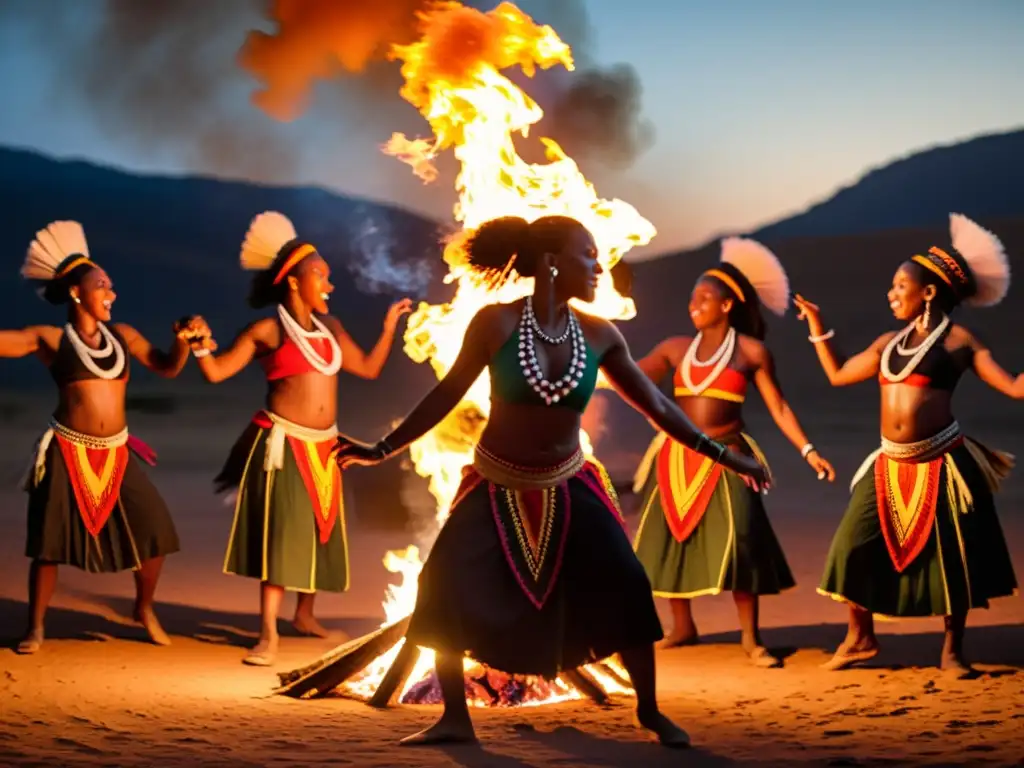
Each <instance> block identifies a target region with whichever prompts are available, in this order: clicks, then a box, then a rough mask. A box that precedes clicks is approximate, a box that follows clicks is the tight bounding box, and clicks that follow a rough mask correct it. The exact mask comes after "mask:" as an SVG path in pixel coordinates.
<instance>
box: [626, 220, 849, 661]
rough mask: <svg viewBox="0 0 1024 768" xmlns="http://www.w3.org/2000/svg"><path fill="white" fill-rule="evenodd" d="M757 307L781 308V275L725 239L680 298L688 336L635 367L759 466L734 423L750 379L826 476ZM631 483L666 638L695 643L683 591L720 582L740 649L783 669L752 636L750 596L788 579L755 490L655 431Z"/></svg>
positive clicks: (691, 593)
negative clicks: (778, 373) (667, 611)
mask: <svg viewBox="0 0 1024 768" xmlns="http://www.w3.org/2000/svg"><path fill="white" fill-rule="evenodd" d="M762 304H763V305H764V306H766V307H768V308H769V309H770V310H772V311H773V312H775V313H776V314H778V315H782V314H785V312H786V309H787V307H788V305H789V281H788V279H787V277H786V273H785V271H784V270H783V268H782V265H781V264H780V263H779V261H778V259H776V258H775V255H774V254H773V253H772V252H771V251H769V250H768V249H767V248H765V247H764V246H763V245H761V244H760V243H758V242H756V241H753V240H749V239H742V238H735V237H732V238H727V239H725V240H724V241H723V242H722V257H721V263H720V264H719V265H718V266H716V267H715V268H714V269H710V270H708V271H707V272H705V273H704V274H703V275H701V277H700V279H699V280H698V281H697V284H696V285H695V286H694V289H693V293H692V295H691V297H690V319H691V320H692V321H693V324H694V327H695V328H696V330H697V334H696V336H693V337H691V336H676V337H673V338H670V339H667V340H665V341H663V342H662V343H661V344H659V345H658V346H657V347H655V349H654V351H652V352H651V353H650V354H649V355H648V356H647V357H646V358H644V359H643V360H641V361H640V367H641V369H642V370H643V371H644V372H645V373H646V374H647V375H648V376H649V377H650V378H651V379H653V380H654V381H655V382H660V381H662V380H663V379H664V378H665V377H666V376H668V375H669V374H672V375H673V381H674V385H675V386H674V389H675V397H676V400H677V401H678V403H679V405H680V407H681V408H682V409H683V410H684V411H685V412H686V414H687V415H688V416H689V417H690V418H691V419H692V420H693V422H694V424H696V425H697V427H699V428H700V429H702V430H703V431H705V432H707V433H708V434H710V435H711V436H712V437H714V438H715V439H716V440H720V441H722V442H724V443H726V444H727V445H728V446H729V447H730V449H731V450H734V451H738V452H741V453H745V454H747V455H751V456H755V457H757V458H758V459H759V460H760V461H761V462H762V463H764V456H763V455H762V453H761V451H760V449H759V448H758V446H757V444H756V443H755V442H754V440H753V438H751V437H750V436H749V435H747V434H746V433H745V432H744V431H743V402H744V400H745V399H746V391H747V385H748V383H749V382H751V381H753V382H754V384H755V385H756V386H757V388H758V390H759V391H760V393H761V397H762V398H764V402H765V404H766V405H767V406H768V411H769V412H770V413H771V415H772V418H773V419H774V420H775V423H776V424H778V426H779V429H781V430H782V432H783V434H785V435H786V437H787V438H789V440H790V442H792V443H793V445H794V446H796V447H797V448H798V449H799V450H800V455H801V456H803V457H804V459H806V460H807V463H808V464H810V466H811V468H812V469H813V470H814V471H815V472H817V474H818V478H819V479H824V478H828V480H829V481H830V482H831V481H832V480H833V479H834V478H835V471H834V470H833V469H832V465H831V464H829V463H828V462H827V461H826V460H825V459H823V458H822V457H821V455H820V454H819V453H818V451H817V450H816V449H815V448H814V446H813V445H812V444H811V443H809V442H808V441H807V437H806V435H804V432H803V430H802V429H801V428H800V424H799V422H798V421H797V418H796V415H795V414H794V413H793V411H792V409H791V408H790V407H789V404H788V403H787V402H786V400H785V398H784V397H783V395H782V391H781V389H780V388H779V383H778V381H777V380H776V377H775V369H774V363H773V361H772V355H771V352H769V350H768V347H767V346H766V345H765V343H764V336H765V325H764V319H763V318H762V316H761V305H762ZM766 466H767V464H766ZM634 490H635V491H636V492H637V493H640V494H641V495H642V498H643V502H642V507H641V508H642V510H643V511H642V515H641V519H640V526H639V529H638V530H637V533H636V538H635V540H634V544H633V546H634V547H635V549H636V553H637V556H638V557H639V558H640V562H642V563H643V564H644V568H645V569H646V570H647V575H648V576H649V577H650V579H651V585H652V587H653V589H654V594H655V595H656V596H657V597H667V598H669V600H670V602H671V605H672V614H673V621H674V626H673V628H672V631H671V632H670V633H669V634H668V636H667V637H666V639H665V641H664V645H665V646H667V647H673V646H682V645H690V644H693V643H696V642H698V637H699V636H698V632H697V626H696V624H695V622H694V619H693V613H692V606H691V600H692V599H693V598H695V597H700V596H702V595H717V594H719V593H721V592H726V591H728V592H732V594H733V599H734V600H735V602H736V609H737V611H738V613H739V620H740V628H741V643H742V646H743V650H744V651H746V653H747V654H748V656H749V657H750V659H751V661H753V663H754V664H756V665H757V666H761V667H778V666H782V662H781V660H779V659H778V658H776V657H775V656H774V655H772V654H771V653H770V652H769V651H768V650H767V649H766V648H765V647H764V644H763V643H762V642H761V637H760V633H759V630H758V609H759V598H760V596H761V595H777V594H779V593H780V592H782V591H783V590H785V589H789V588H791V587H793V586H794V585H795V582H794V580H793V576H792V574H791V573H790V570H789V565H788V564H787V563H786V558H785V555H783V552H782V547H781V546H780V545H779V542H778V539H777V538H776V537H775V532H774V531H773V530H772V526H771V523H770V522H769V521H768V516H767V515H766V514H765V510H764V505H763V503H762V500H761V494H760V493H758V492H757V491H756V490H753V489H752V488H750V487H749V486H747V485H746V484H744V482H743V480H742V479H741V478H740V477H739V476H738V475H737V474H736V473H735V472H730V471H727V470H726V469H725V468H724V467H722V466H721V465H718V464H714V463H713V462H710V461H708V460H706V459H705V458H704V457H703V456H700V455H699V454H697V453H695V452H694V451H692V450H690V449H689V448H687V447H686V446H684V445H681V444H679V443H677V442H676V441H674V440H672V439H671V438H669V437H668V436H667V435H665V434H664V433H660V434H659V435H658V436H657V437H656V438H655V439H654V441H653V442H652V443H651V446H650V448H649V449H648V451H647V455H646V456H645V457H644V459H643V461H642V462H641V465H640V468H639V470H638V471H637V475H636V480H635V483H634Z"/></svg>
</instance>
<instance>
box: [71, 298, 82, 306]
mask: <svg viewBox="0 0 1024 768" xmlns="http://www.w3.org/2000/svg"><path fill="white" fill-rule="evenodd" d="M71 300H72V301H73V302H75V304H81V303H82V300H81V299H80V298H78V297H77V296H72V297H71Z"/></svg>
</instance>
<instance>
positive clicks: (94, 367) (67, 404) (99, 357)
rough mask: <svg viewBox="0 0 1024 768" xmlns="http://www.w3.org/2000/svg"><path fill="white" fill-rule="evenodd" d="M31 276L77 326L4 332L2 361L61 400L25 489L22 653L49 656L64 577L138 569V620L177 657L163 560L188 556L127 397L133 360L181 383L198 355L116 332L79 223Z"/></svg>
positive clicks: (106, 286)
mask: <svg viewBox="0 0 1024 768" xmlns="http://www.w3.org/2000/svg"><path fill="white" fill-rule="evenodd" d="M21 274H22V276H23V277H25V278H26V279H28V280H30V281H32V282H34V283H36V284H37V285H38V286H39V288H40V294H41V295H42V297H43V298H44V299H45V300H46V301H48V302H49V303H51V304H55V305H60V304H67V305H68V312H67V317H68V320H67V323H66V324H65V325H64V326H63V327H57V326H51V325H35V326H30V327H28V328H24V329H22V330H20V331H0V357H26V356H28V355H31V354H34V355H36V356H37V357H39V359H40V360H42V362H43V364H44V365H45V366H46V367H47V368H49V370H50V375H51V376H52V377H53V380H54V383H55V384H56V385H57V391H58V393H59V399H58V402H57V408H56V410H55V411H54V413H53V418H52V419H51V421H50V425H49V428H48V429H47V430H46V432H45V433H44V434H43V436H42V437H41V438H40V440H39V442H38V444H37V446H36V452H35V456H34V461H33V466H32V467H31V469H30V471H29V475H28V477H27V478H26V483H25V489H26V490H27V491H28V494H29V500H28V539H27V543H26V545H25V554H26V556H28V557H30V558H31V559H32V565H31V567H30V568H29V587H28V593H29V609H28V612H29V616H28V631H27V633H26V635H25V637H24V639H23V640H22V641H21V643H20V644H19V645H18V647H17V651H18V652H19V653H35V652H36V651H38V650H39V648H40V647H41V646H42V644H43V636H44V632H43V624H44V619H45V616H46V609H47V606H48V605H49V604H50V598H51V597H52V596H53V590H54V588H55V586H56V584H57V567H58V566H60V565H71V566H74V567H76V568H79V569H81V570H83V571H87V572H90V573H113V572H116V571H123V570H127V569H129V568H130V569H132V570H133V571H134V573H135V589H136V596H135V609H134V618H135V620H136V621H138V622H139V623H140V624H141V625H142V626H143V627H144V628H145V630H146V632H147V633H148V634H149V637H150V639H151V640H152V641H153V642H154V643H156V644H157V645H168V644H170V638H169V637H168V636H167V634H166V633H165V632H164V630H163V628H162V627H161V626H160V622H159V621H157V617H156V613H155V612H154V610H153V595H154V593H155V591H156V585H157V581H158V580H159V578H160V569H161V568H162V566H163V561H164V557H165V556H167V555H170V554H173V553H175V552H177V551H178V549H179V544H178V534H177V531H176V530H175V527H174V522H173V521H172V520H171V514H170V512H169V511H168V509H167V505H166V504H165V503H164V500H163V499H162V498H161V497H160V494H159V493H158V492H157V490H156V488H155V487H154V486H153V484H152V483H151V482H150V480H149V478H148V477H146V474H145V472H144V471H143V470H142V467H141V466H140V465H139V461H138V459H137V458H136V454H137V455H138V456H139V457H141V458H142V459H143V460H145V461H147V462H148V463H150V464H153V463H154V461H153V459H154V458H155V454H153V453H152V451H151V450H150V449H149V448H148V447H146V445H145V444H144V443H142V442H141V441H139V440H137V439H135V438H133V437H129V435H128V428H127V426H126V418H125V393H126V390H127V386H128V378H129V374H130V365H129V358H130V357H134V358H135V359H136V360H138V361H139V362H140V363H141V364H142V365H144V366H145V367H146V368H148V369H149V370H151V371H154V372H155V373H158V374H160V375H161V376H164V377H167V378H174V377H175V376H177V375H178V374H179V373H180V372H181V369H182V368H183V367H184V366H185V363H186V362H187V360H188V345H187V344H186V343H185V342H184V341H182V340H180V339H178V338H176V339H175V340H174V342H173V343H172V345H171V350H170V352H167V353H164V352H161V351H160V350H158V349H156V348H155V347H154V346H153V345H152V344H150V343H149V341H147V340H146V338H145V337H144V336H143V335H142V334H141V333H139V332H138V331H137V330H135V329H134V328H132V327H131V326H129V325H125V324H124V323H116V324H114V325H112V326H110V327H108V326H107V323H109V322H110V317H111V307H112V306H113V304H114V301H115V299H116V298H117V294H116V293H114V285H113V282H112V281H111V279H110V277H109V276H108V275H107V273H106V272H105V271H103V269H102V268H101V267H100V266H99V265H98V264H96V262H95V261H93V260H92V259H91V257H90V256H89V247H88V244H87V243H86V239H85V232H84V231H83V230H82V226H81V225H80V224H79V223H78V222H74V221H55V222H52V223H51V224H49V225H48V226H47V227H46V228H45V229H43V230H40V231H39V232H37V233H36V239H35V240H33V241H32V244H31V245H30V246H29V250H28V256H27V257H26V259H25V263H24V266H23V267H22V269H21ZM177 331H178V328H177V327H176V328H175V332H176V333H177Z"/></svg>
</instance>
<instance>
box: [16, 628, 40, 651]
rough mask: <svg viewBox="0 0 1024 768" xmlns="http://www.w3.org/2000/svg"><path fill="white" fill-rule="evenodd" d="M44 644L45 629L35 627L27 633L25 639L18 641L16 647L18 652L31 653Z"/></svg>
mask: <svg viewBox="0 0 1024 768" xmlns="http://www.w3.org/2000/svg"><path fill="white" fill-rule="evenodd" d="M42 646H43V630H42V629H33V630H31V631H30V632H29V633H28V634H27V635H25V639H24V640H22V641H21V642H20V643H18V647H17V648H16V649H15V650H16V651H17V652H18V653H20V654H23V655H26V656H27V655H29V654H32V653H35V652H36V651H38V650H39V649H40V648H42Z"/></svg>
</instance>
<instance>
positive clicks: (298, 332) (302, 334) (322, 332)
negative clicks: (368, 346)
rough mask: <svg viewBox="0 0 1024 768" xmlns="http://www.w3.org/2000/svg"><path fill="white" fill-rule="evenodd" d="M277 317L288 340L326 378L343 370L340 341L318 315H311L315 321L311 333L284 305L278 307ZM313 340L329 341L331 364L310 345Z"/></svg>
mask: <svg viewBox="0 0 1024 768" xmlns="http://www.w3.org/2000/svg"><path fill="white" fill-rule="evenodd" d="M277 316H278V317H280V318H281V327H282V328H284V332H285V333H286V334H287V335H288V338H289V339H291V340H292V342H293V343H294V344H295V346H296V347H298V348H299V352H301V353H302V356H303V357H304V358H306V362H308V363H309V364H310V365H311V366H313V368H314V369H315V370H316V371H317V372H319V373H322V374H323V375H324V376H333V375H334V374H336V373H337V372H338V371H339V370H341V347H339V346H338V340H337V339H335V338H334V334H333V333H331V332H330V330H329V329H328V328H327V326H326V325H324V324H323V323H322V322H320V320H319V319H317V317H316V315H310V319H311V320H312V321H313V330H311V331H307V330H306V329H305V328H303V327H302V326H301V325H299V324H298V322H297V321H296V320H295V318H294V317H292V316H291V315H290V314H289V313H288V310H287V309H285V308H284V305H283V304H278V305H277ZM312 339H326V340H327V344H328V346H329V347H330V348H331V356H330V358H329V360H330V362H328V359H327V358H324V357H321V355H320V354H319V353H318V352H317V351H316V350H315V349H313V345H312V344H310V340H312Z"/></svg>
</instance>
